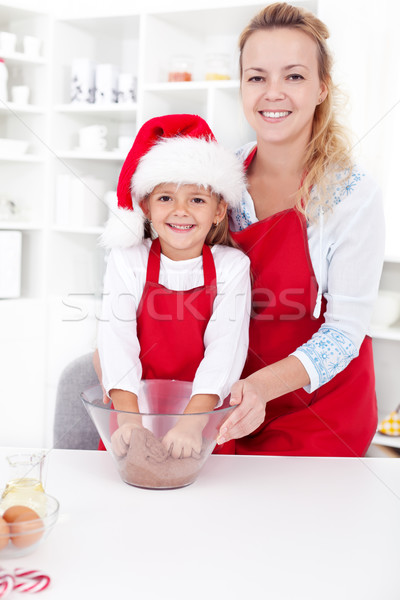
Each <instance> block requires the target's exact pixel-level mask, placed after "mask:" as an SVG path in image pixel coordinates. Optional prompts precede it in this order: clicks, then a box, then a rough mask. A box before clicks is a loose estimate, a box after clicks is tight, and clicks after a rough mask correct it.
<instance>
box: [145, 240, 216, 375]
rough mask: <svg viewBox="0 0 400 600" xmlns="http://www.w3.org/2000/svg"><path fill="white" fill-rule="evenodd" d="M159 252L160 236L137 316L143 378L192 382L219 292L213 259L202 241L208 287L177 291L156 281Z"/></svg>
mask: <svg viewBox="0 0 400 600" xmlns="http://www.w3.org/2000/svg"><path fill="white" fill-rule="evenodd" d="M160 253H161V249H160V242H159V240H158V238H157V239H156V240H154V242H153V243H152V246H151V249H150V253H149V260H148V263H147V275H146V284H145V287H144V290H143V294H142V299H141V301H140V304H139V308H138V316H137V336H138V339H139V343H140V350H141V351H140V361H141V363H142V368H143V375H142V378H143V379H179V380H180V381H193V379H194V376H195V374H196V371H197V368H198V366H199V364H200V362H201V361H202V360H203V358H204V351H205V348H204V333H205V330H206V327H207V325H208V322H209V320H210V318H211V316H212V312H213V304H214V299H215V297H216V295H217V276H216V273H215V265H214V259H213V256H212V252H211V250H210V248H209V247H208V246H206V245H204V246H203V272H204V285H203V286H200V287H198V288H194V289H192V290H186V291H173V290H169V289H167V288H165V287H164V286H162V285H160V284H159V283H158V278H159V273H160Z"/></svg>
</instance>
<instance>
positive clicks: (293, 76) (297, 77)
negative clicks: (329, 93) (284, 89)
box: [288, 73, 304, 81]
mask: <svg viewBox="0 0 400 600" xmlns="http://www.w3.org/2000/svg"><path fill="white" fill-rule="evenodd" d="M288 79H291V80H292V81H300V80H301V79H304V77H303V75H300V74H299V73H291V74H290V75H288Z"/></svg>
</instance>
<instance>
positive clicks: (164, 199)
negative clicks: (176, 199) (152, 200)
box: [159, 196, 171, 202]
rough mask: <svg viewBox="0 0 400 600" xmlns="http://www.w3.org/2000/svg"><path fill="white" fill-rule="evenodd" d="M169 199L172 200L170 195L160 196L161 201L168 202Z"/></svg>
mask: <svg viewBox="0 0 400 600" xmlns="http://www.w3.org/2000/svg"><path fill="white" fill-rule="evenodd" d="M169 200H171V197H170V196H160V197H159V201H160V202H168V201H169Z"/></svg>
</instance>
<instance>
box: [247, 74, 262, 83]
mask: <svg viewBox="0 0 400 600" xmlns="http://www.w3.org/2000/svg"><path fill="white" fill-rule="evenodd" d="M249 81H254V82H255V83H258V82H259V81H263V78H262V77H261V76H260V75H254V77H250V78H249Z"/></svg>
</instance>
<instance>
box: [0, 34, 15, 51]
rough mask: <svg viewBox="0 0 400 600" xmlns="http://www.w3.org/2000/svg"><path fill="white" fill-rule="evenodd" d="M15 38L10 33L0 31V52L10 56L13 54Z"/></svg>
mask: <svg viewBox="0 0 400 600" xmlns="http://www.w3.org/2000/svg"><path fill="white" fill-rule="evenodd" d="M16 44H17V36H16V35H15V33H11V32H10V31H0V50H2V51H3V52H7V53H8V54H12V53H13V52H15V46H16Z"/></svg>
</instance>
